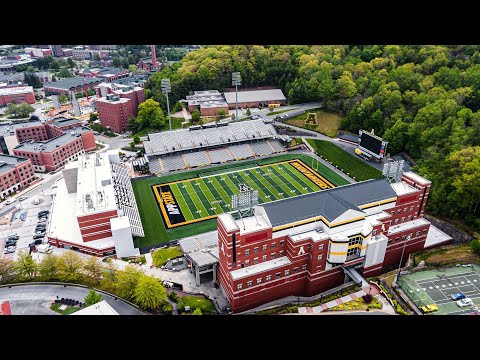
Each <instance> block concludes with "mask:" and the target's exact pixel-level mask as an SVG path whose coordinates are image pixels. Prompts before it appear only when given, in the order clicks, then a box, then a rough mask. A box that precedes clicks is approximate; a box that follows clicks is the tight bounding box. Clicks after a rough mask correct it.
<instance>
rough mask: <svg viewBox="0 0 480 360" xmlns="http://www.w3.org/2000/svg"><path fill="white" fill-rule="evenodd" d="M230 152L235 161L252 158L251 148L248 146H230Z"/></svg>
mask: <svg viewBox="0 0 480 360" xmlns="http://www.w3.org/2000/svg"><path fill="white" fill-rule="evenodd" d="M230 151H231V153H232V154H233V156H234V157H235V159H246V158H249V157H253V156H254V154H253V152H252V148H251V147H250V146H249V145H248V144H239V145H232V146H230Z"/></svg>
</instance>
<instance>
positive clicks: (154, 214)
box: [132, 154, 348, 247]
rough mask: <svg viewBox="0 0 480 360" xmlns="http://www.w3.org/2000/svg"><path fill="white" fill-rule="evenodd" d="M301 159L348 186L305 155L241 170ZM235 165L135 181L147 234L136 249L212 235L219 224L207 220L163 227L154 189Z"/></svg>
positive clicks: (137, 241) (279, 158) (283, 157)
mask: <svg viewBox="0 0 480 360" xmlns="http://www.w3.org/2000/svg"><path fill="white" fill-rule="evenodd" d="M292 159H300V160H302V161H303V162H304V163H305V164H307V165H308V166H311V167H313V168H314V169H315V170H317V171H318V172H319V173H320V174H322V175H323V176H324V177H325V178H327V180H329V181H330V182H332V183H333V184H335V185H336V186H340V185H346V184H348V181H347V180H345V179H344V178H343V177H341V176H340V175H339V174H337V173H336V172H334V171H333V170H331V169H329V168H327V167H326V166H325V165H323V164H322V163H320V162H318V164H317V162H316V161H312V160H313V159H312V158H311V157H309V156H307V155H302V154H287V155H280V156H274V157H268V158H264V159H256V160H252V161H248V162H246V163H241V164H239V166H241V167H244V166H246V165H248V164H249V165H254V164H257V165H265V164H271V163H276V162H280V161H285V160H292ZM234 164H235V163H229V164H227V165H223V166H219V167H216V168H215V169H212V168H205V169H203V170H202V169H196V170H193V171H189V172H185V173H176V174H172V175H165V176H161V177H150V178H147V179H142V180H134V181H132V186H133V192H134V194H135V199H136V201H137V205H138V209H139V211H140V218H141V220H142V225H143V230H144V232H145V237H143V238H136V239H135V246H136V247H142V246H148V245H155V244H161V243H165V242H168V241H169V240H175V239H180V238H183V237H186V236H191V235H196V234H201V233H204V232H207V231H212V230H215V229H216V228H217V220H216V219H212V220H206V221H202V222H199V223H193V224H189V225H184V226H181V227H178V228H175V229H170V230H168V231H167V230H166V228H165V224H164V223H163V220H162V217H161V214H160V211H159V209H158V205H157V202H156V200H155V198H154V196H153V192H152V189H151V186H152V185H155V184H163V183H167V182H172V181H177V180H184V179H189V178H193V177H198V176H204V175H205V174H206V173H209V174H212V173H214V172H216V173H221V172H224V171H225V170H226V169H228V170H229V171H231V170H232V168H236V167H235V166H234Z"/></svg>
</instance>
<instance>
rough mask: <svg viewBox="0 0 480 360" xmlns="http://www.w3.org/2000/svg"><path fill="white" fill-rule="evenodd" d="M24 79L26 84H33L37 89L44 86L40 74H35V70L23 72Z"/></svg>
mask: <svg viewBox="0 0 480 360" xmlns="http://www.w3.org/2000/svg"><path fill="white" fill-rule="evenodd" d="M23 81H24V82H25V83H26V84H28V85H30V86H33V87H34V88H35V89H37V88H40V87H42V82H41V81H40V79H39V78H38V76H37V75H35V74H34V73H33V72H32V73H28V72H25V73H23Z"/></svg>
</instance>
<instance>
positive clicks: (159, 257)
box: [152, 246, 183, 267]
mask: <svg viewBox="0 0 480 360" xmlns="http://www.w3.org/2000/svg"><path fill="white" fill-rule="evenodd" d="M181 255H183V252H182V250H180V247H178V246H170V247H167V248H162V249H158V250H155V251H154V252H153V253H152V259H153V266H156V267H161V266H163V265H165V264H166V263H167V261H168V260H169V259H173V258H176V257H179V256H181Z"/></svg>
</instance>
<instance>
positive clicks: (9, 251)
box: [3, 246, 15, 254]
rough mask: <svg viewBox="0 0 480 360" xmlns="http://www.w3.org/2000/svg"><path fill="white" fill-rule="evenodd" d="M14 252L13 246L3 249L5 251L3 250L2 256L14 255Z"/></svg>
mask: <svg viewBox="0 0 480 360" xmlns="http://www.w3.org/2000/svg"><path fill="white" fill-rule="evenodd" d="M14 252H15V246H9V247H7V248H5V250H3V253H4V254H11V253H14Z"/></svg>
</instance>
